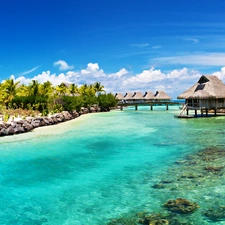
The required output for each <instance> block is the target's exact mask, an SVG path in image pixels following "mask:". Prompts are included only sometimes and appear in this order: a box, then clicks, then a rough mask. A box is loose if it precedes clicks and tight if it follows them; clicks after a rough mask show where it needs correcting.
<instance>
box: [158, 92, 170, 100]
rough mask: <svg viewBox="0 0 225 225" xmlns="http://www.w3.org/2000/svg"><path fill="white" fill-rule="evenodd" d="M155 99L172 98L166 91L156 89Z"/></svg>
mask: <svg viewBox="0 0 225 225" xmlns="http://www.w3.org/2000/svg"><path fill="white" fill-rule="evenodd" d="M154 99H157V100H170V99H172V98H171V97H170V96H169V95H168V94H166V93H165V92H164V91H156V93H155V95H154Z"/></svg>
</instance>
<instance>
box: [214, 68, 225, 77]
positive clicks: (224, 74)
mask: <svg viewBox="0 0 225 225" xmlns="http://www.w3.org/2000/svg"><path fill="white" fill-rule="evenodd" d="M213 75H215V76H217V77H218V78H219V79H220V80H225V67H222V68H221V70H220V71H217V72H215V73H213Z"/></svg>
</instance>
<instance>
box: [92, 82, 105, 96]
mask: <svg viewBox="0 0 225 225" xmlns="http://www.w3.org/2000/svg"><path fill="white" fill-rule="evenodd" d="M94 89H95V93H96V94H97V95H99V94H101V92H105V90H104V86H103V85H101V82H95V83H94Z"/></svg>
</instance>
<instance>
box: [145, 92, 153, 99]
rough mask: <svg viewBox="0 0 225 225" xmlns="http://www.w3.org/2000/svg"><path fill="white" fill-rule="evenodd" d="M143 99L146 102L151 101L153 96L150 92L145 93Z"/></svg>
mask: <svg viewBox="0 0 225 225" xmlns="http://www.w3.org/2000/svg"><path fill="white" fill-rule="evenodd" d="M144 98H145V99H146V100H153V99H154V94H153V92H151V91H146V92H145V94H144Z"/></svg>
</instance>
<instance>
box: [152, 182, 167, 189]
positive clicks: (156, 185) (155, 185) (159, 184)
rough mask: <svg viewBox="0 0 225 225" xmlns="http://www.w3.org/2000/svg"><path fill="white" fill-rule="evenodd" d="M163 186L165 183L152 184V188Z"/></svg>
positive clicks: (161, 187)
mask: <svg viewBox="0 0 225 225" xmlns="http://www.w3.org/2000/svg"><path fill="white" fill-rule="evenodd" d="M165 187H166V185H165V184H162V183H158V184H154V185H153V186H152V188H155V189H163V188H165Z"/></svg>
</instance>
